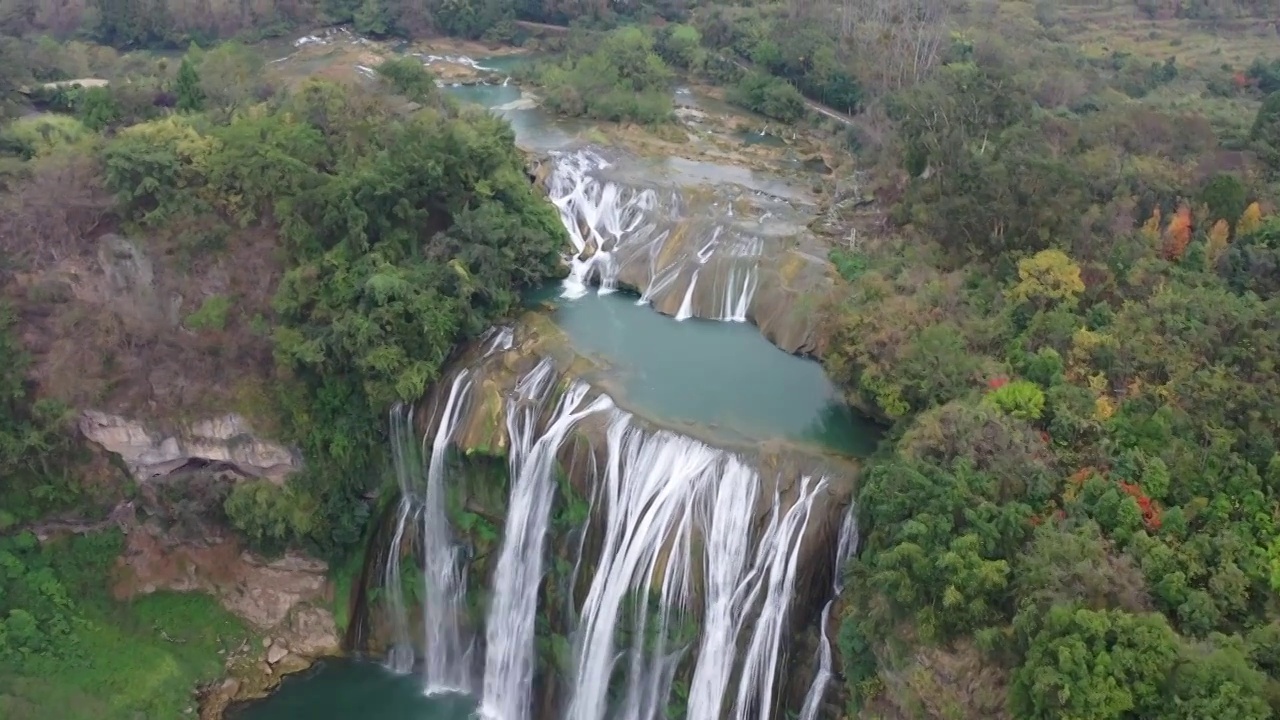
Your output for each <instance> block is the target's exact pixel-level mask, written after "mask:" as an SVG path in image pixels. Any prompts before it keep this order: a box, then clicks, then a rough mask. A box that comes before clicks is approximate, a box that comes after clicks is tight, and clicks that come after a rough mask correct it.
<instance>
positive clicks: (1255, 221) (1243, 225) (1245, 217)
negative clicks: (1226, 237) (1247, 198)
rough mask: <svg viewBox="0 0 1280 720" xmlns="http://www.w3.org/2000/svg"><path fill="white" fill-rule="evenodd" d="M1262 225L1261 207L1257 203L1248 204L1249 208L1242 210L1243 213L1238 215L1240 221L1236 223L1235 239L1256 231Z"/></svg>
mask: <svg viewBox="0 0 1280 720" xmlns="http://www.w3.org/2000/svg"><path fill="white" fill-rule="evenodd" d="M1261 225H1262V207H1261V206H1260V205H1258V203H1257V202H1256V201H1255V202H1252V203H1249V207H1247V208H1245V209H1244V213H1243V214H1241V215H1240V221H1239V222H1237V223H1236V237H1240V236H1242V235H1248V234H1250V233H1252V232H1253V231H1254V230H1257V229H1258V228H1259V227H1261Z"/></svg>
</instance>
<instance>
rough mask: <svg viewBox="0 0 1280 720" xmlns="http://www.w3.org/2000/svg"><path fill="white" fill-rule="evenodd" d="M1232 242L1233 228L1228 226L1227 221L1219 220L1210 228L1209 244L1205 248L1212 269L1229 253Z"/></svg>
mask: <svg viewBox="0 0 1280 720" xmlns="http://www.w3.org/2000/svg"><path fill="white" fill-rule="evenodd" d="M1230 240H1231V227H1230V226H1229V225H1227V221H1226V220H1219V221H1218V222H1216V223H1214V224H1213V227H1212V228H1209V242H1208V245H1207V247H1206V248H1205V254H1206V255H1208V257H1209V266H1210V267H1213V266H1215V265H1217V264H1218V259H1219V258H1221V257H1222V253H1224V252H1226V251H1227V243H1228V242H1229V241H1230Z"/></svg>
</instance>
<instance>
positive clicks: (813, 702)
mask: <svg viewBox="0 0 1280 720" xmlns="http://www.w3.org/2000/svg"><path fill="white" fill-rule="evenodd" d="M857 551H858V507H857V505H853V504H850V506H849V514H848V515H846V516H845V518H844V522H843V523H842V524H841V525H840V540H839V542H837V543H836V557H835V570H834V577H835V579H834V580H832V593H831V599H830V600H828V601H827V604H826V605H823V606H822V618H821V621H820V624H819V625H818V627H819V628H821V629H822V634H821V640H820V641H819V645H818V672H817V673H815V674H814V676H813V684H811V685H810V686H809V692H808V693H806V694H805V697H804V706H803V707H801V709H800V718H799V720H817V717H818V710H819V708H820V707H821V705H822V695H823V693H825V692H826V691H827V683H829V682H831V638H829V637H827V624H828V623H829V622H830V620H831V607H832V606H833V605H834V604H835V602H836V598H838V597H840V593H841V592H843V591H844V566H845V565H846V564H848V562H849V558H850V557H852V556H853V554H854V553H856V552H857Z"/></svg>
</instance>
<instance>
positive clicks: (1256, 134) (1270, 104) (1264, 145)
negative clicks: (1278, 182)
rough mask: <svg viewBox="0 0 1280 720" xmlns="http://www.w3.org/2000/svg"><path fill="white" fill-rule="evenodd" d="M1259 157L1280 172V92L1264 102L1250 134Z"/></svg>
mask: <svg viewBox="0 0 1280 720" xmlns="http://www.w3.org/2000/svg"><path fill="white" fill-rule="evenodd" d="M1249 139H1250V140H1251V141H1253V143H1254V146H1255V147H1256V148H1257V150H1258V155H1259V156H1260V157H1261V158H1262V159H1263V161H1264V162H1266V163H1267V164H1268V165H1269V166H1270V167H1271V169H1272V170H1273V171H1275V172H1280V90H1278V91H1276V92H1273V93H1271V94H1270V95H1268V96H1267V99H1266V100H1263V101H1262V107H1260V108H1258V115H1257V117H1255V118H1254V120H1253V129H1252V130H1250V132H1249Z"/></svg>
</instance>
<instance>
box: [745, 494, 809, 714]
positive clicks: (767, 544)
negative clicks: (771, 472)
mask: <svg viewBox="0 0 1280 720" xmlns="http://www.w3.org/2000/svg"><path fill="white" fill-rule="evenodd" d="M811 483H812V478H811V477H809V476H805V477H804V478H803V479H802V481H801V487H800V497H799V498H798V499H797V500H796V502H795V504H793V505H792V506H791V508H790V509H789V510H788V511H787V513H786V515H785V516H784V517H783V519H782V522H781V523H780V524H779V526H778V529H777V532H771V533H769V535H768V537H766V538H765V539H764V540H762V541H761V543H760V545H761V547H760V550H759V555H758V557H761V558H764V557H766V556H767V557H768V563H767V566H768V572H769V583H768V592H767V594H766V596H765V599H764V603H763V605H762V606H761V608H760V610H759V611H758V615H757V617H756V626H755V631H754V632H753V633H752V636H751V644H750V645H749V646H748V648H747V651H746V657H745V658H744V660H743V665H742V679H741V680H740V681H739V683H738V701H737V704H736V706H735V707H734V712H733V717H734V718H736V720H748V718H750V719H751V720H755V719H756V718H760V717H768V716H769V715H770V714H771V713H772V712H773V709H774V708H773V686H774V683H775V681H776V678H777V674H778V659H779V658H780V657H781V655H782V633H783V631H784V630H785V628H786V619H787V614H788V611H789V610H790V606H791V598H792V595H793V593H794V590H795V580H796V569H797V565H798V559H799V556H800V544H801V543H800V541H801V539H802V538H803V537H804V532H805V529H806V528H807V527H808V525H809V514H810V511H811V510H812V509H813V500H814V498H815V497H816V494H817V493H816V491H818V490H824V489H825V488H826V484H827V481H826V478H822V479H820V480H819V481H818V482H817V484H816V485H814V486H812V487H811ZM778 506H779V502H778V499H777V498H775V500H774V507H775V509H776V508H777V507H778Z"/></svg>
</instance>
